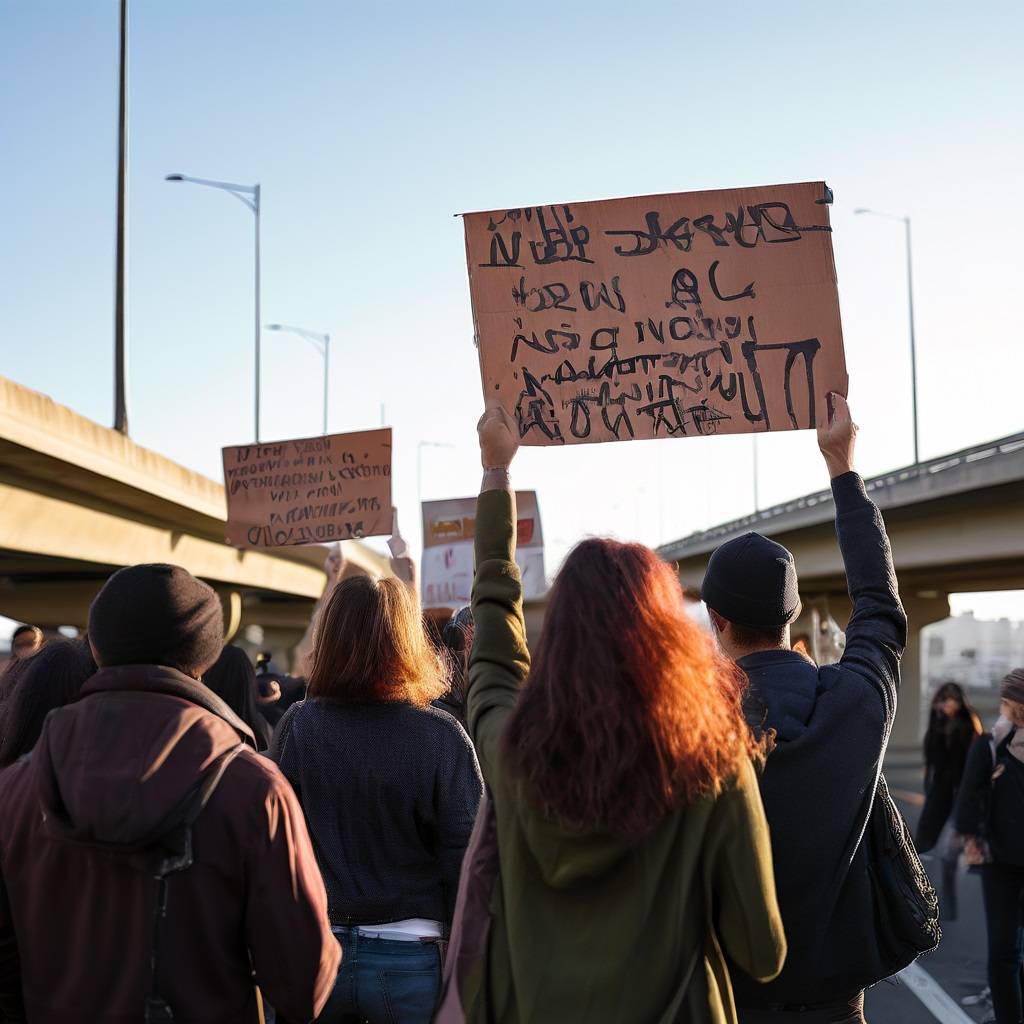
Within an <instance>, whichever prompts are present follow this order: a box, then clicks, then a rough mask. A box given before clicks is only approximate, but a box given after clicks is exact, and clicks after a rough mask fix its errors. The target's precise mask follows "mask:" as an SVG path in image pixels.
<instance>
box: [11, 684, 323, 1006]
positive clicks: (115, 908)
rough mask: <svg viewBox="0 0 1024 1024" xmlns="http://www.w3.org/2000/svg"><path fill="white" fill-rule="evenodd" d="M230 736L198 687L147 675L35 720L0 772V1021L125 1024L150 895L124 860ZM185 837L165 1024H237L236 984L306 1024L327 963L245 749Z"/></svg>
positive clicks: (271, 794)
mask: <svg viewBox="0 0 1024 1024" xmlns="http://www.w3.org/2000/svg"><path fill="white" fill-rule="evenodd" d="M247 733H248V730H247V729H246V727H245V726H244V725H243V724H242V723H241V722H239V721H238V720H237V719H236V718H235V717H234V715H233V714H232V713H231V711H230V710H228V708H227V706H226V705H224V704H223V703H222V702H221V701H220V700H219V699H218V698H216V697H215V696H214V695H213V694H212V693H211V692H210V691H209V690H207V689H206V688H205V687H203V686H201V685H200V684H198V683H196V682H195V681H194V680H191V679H189V678H188V677H186V676H184V675H182V674H181V673H180V672H176V671H174V670H173V669H169V668H161V667H156V666H145V665H129V666H121V667H118V668H108V669H101V670H100V671H99V672H97V674H96V675H95V676H94V677H93V678H92V679H91V680H90V681H89V682H88V683H86V685H85V686H84V687H83V689H82V697H81V698H80V699H79V700H78V701H77V702H75V703H74V704H71V705H69V706H68V707H65V708H61V709H59V710H57V711H54V712H52V713H51V714H50V716H49V717H48V718H47V720H46V724H45V726H44V728H43V734H42V736H41V738H40V740H39V743H38V745H37V746H36V748H35V750H34V751H33V752H32V753H31V754H30V755H28V756H27V757H24V758H22V759H21V760H20V761H18V762H16V763H15V764H13V765H11V766H10V767H9V768H7V769H5V770H4V771H3V772H0V822H2V826H0V1017H2V1015H3V1013H7V1014H8V1016H9V1018H10V1019H11V1020H12V1021H18V1020H19V1019H27V1020H28V1021H29V1022H31V1024H138V1022H141V1021H142V1019H143V1011H144V1006H145V1000H146V996H147V995H148V994H149V991H150V985H151V980H152V978H151V970H150V963H149V961H150V954H151V952H152V947H153V922H154V914H153V911H154V906H155V897H156V891H157V884H156V882H155V880H154V878H153V877H152V873H151V872H150V873H147V872H146V871H142V870H139V869H138V867H137V866H136V864H137V862H138V859H139V855H138V852H137V851H138V849H139V848H140V847H147V845H148V844H150V843H151V841H152V838H153V837H154V836H156V835H161V834H163V833H165V832H166V830H167V828H168V827H169V826H173V825H175V824H178V823H179V821H180V818H181V816H182V811H181V808H182V807H183V806H185V803H186V798H187V796H188V794H189V793H190V792H192V791H194V790H195V789H196V787H197V785H198V784H200V783H201V782H202V781H203V779H204V777H208V773H209V772H210V771H211V769H212V768H213V767H215V762H216V761H217V759H218V758H219V757H220V756H221V755H222V754H224V752H226V751H228V750H230V749H231V748H233V747H236V746H237V745H238V744H239V741H240V737H242V736H244V735H245V734H247ZM191 831H192V853H193V858H194V859H193V863H192V865H191V867H189V868H187V869H186V870H184V871H182V872H180V873H178V874H172V875H170V876H169V877H168V883H167V893H168V907H167V916H166V918H165V921H164V931H163V936H164V937H163V939H162V941H161V953H160V962H161V969H160V972H159V974H160V977H159V979H158V980H159V991H160V995H161V996H162V997H163V998H164V999H165V1000H166V1001H167V1002H168V1003H169V1005H170V1007H171V1009H172V1010H173V1012H174V1019H175V1022H176V1024H253V1022H255V1021H256V1020H257V1014H256V1000H255V993H254V988H253V974H255V978H256V983H257V984H259V986H260V988H261V989H262V991H263V994H264V997H265V999H266V1000H267V1001H268V1002H269V1003H271V1004H272V1005H273V1006H275V1007H276V1008H277V1009H278V1010H279V1012H280V1013H281V1014H283V1015H284V1016H286V1017H287V1018H288V1019H289V1020H292V1021H294V1022H299V1021H309V1020H310V1019H312V1018H313V1017H315V1016H316V1015H317V1014H318V1013H319V1012H320V1009H321V1008H322V1006H323V1004H324V1002H325V1001H326V999H327V997H328V995H329V994H330V992H331V988H332V987H333V984H334V980H335V976H336V974H337V969H338V962H339V959H340V950H339V946H338V943H337V942H336V941H335V939H334V937H333V936H332V935H331V929H330V924H329V922H328V919H327V900H326V897H325V895H324V886H323V882H322V881H321V878H320V872H319V870H318V869H317V864H316V860H315V858H314V855H313V850H312V847H311V845H310V840H309V835H308V833H307V831H306V825H305V821H304V819H303V816H302V810H301V808H300V807H299V804H298V802H297V801H296V799H295V794H294V793H293V792H292V789H291V787H290V786H289V784H288V783H287V782H286V781H285V778H284V776H282V775H281V773H280V772H279V771H278V769H277V767H276V766H275V765H274V764H272V763H271V762H270V761H268V760H267V759H266V758H263V757H260V756H259V755H258V754H256V752H255V751H253V750H251V749H248V748H246V749H244V750H243V751H242V752H241V753H239V754H238V755H237V756H236V757H235V758H234V759H233V760H232V761H231V762H230V764H229V765H228V767H227V769H226V770H225V771H224V774H223V777H222V779H221V781H220V783H219V785H218V787H217V789H216V790H215V791H214V793H213V796H212V797H211V798H210V800H209V802H208V803H207V805H206V806H205V808H204V809H203V810H202V812H201V813H200V814H199V817H198V819H197V820H196V821H195V824H194V825H193V826H192V830H191ZM132 851H136V852H135V853H134V854H133V852H132ZM19 960H20V992H19V975H18V968H19V963H18V962H19ZM22 993H23V998H24V1009H23V1010H21V1009H20V1006H19V1004H20V1002H21V998H22ZM22 1013H23V1014H24V1017H21V1016H20V1015H21V1014H22Z"/></svg>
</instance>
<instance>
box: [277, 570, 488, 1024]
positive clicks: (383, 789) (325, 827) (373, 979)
mask: <svg viewBox="0 0 1024 1024" xmlns="http://www.w3.org/2000/svg"><path fill="white" fill-rule="evenodd" d="M446 688H447V678H446V675H445V672H444V669H443V666H442V663H441V659H440V657H439V655H438V654H437V652H436V651H435V650H434V648H433V647H432V646H431V645H430V643H429V641H428V640H427V637H426V634H425V633H424V629H423V625H422V621H421V618H420V610H419V605H418V602H417V600H416V597H415V594H414V592H413V591H412V590H410V588H409V587H408V586H407V585H406V584H405V583H403V582H402V581H400V580H398V579H395V578H390V577H389V578H385V579H371V578H369V577H366V576H351V577H349V578H347V579H343V580H341V581H340V582H339V583H338V584H337V586H336V587H335V588H334V589H333V590H332V591H331V593H330V595H329V597H328V598H327V600H326V603H325V604H324V607H323V612H322V614H321V617H320V619H319V621H318V624H317V626H316V629H315V632H314V636H313V652H312V668H311V671H310V674H309V686H308V690H307V696H306V699H305V700H304V701H301V702H300V703H298V704H295V705H294V706H293V707H291V708H289V710H288V711H287V712H286V713H285V715H284V717H283V718H282V719H281V721H280V723H279V725H278V727H277V730H276V731H275V733H274V740H273V743H272V745H271V751H270V755H271V757H272V758H274V759H275V760H276V761H277V762H278V764H279V765H280V767H281V770H282V771H283V772H284V774H285V776H286V777H287V778H288V779H289V780H290V781H291V783H292V785H293V786H294V787H295V791H296V793H297V794H298V796H299V800H300V802H301V804H302V807H303V810H304V811H305V813H306V820H307V822H308V824H309V831H310V835H311V836H312V837H313V845H314V848H315V850H316V854H317V859H318V861H319V863H320V869H321V871H322V873H323V877H324V883H325V885H326V887H327V901H328V913H329V916H330V919H331V925H332V929H333V931H334V933H335V935H336V936H337V937H338V940H339V942H340V943H341V946H342V951H343V959H342V964H341V969H340V971H339V972H338V978H337V982H336V984H335V987H334V992H333V994H332V995H331V998H330V999H329V1000H328V1003H327V1005H326V1007H325V1008H324V1010H323V1012H322V1013H321V1015H320V1017H319V1018H318V1021H319V1022H320V1024H339V1022H342V1021H348V1020H360V1021H363V1020H367V1021H369V1022H370V1024H390V1022H391V1021H394V1020H400V1021H402V1022H403V1024H419V1022H422V1024H427V1022H428V1021H429V1020H430V1019H431V1016H432V1014H433V1012H434V1008H435V1004H436V1001H437V994H438V991H439V987H440V981H441V962H440V945H441V943H443V940H444V938H445V937H446V936H447V933H448V928H449V925H450V922H451V918H452V913H453V911H454V907H455V894H456V891H457V888H458V880H459V868H460V865H461V863H462V856H463V853H464V852H465V849H466V844H467V842H468V841H469V835H470V832H471V830H472V827H473V819H474V817H475V815H476V810H477V805H478V803H479V801H480V796H481V792H482V788H483V786H482V782H481V779H480V770H479V768H478V766H477V761H476V755H475V754H474V752H473V747H472V744H471V743H470V741H469V737H468V736H467V735H466V733H465V731H464V730H463V728H462V726H460V725H459V724H458V722H456V721H455V719H454V718H452V717H451V715H449V714H447V713H446V712H444V711H441V710H439V709H438V708H436V707H433V706H432V705H431V701H433V700H435V699H436V698H438V697H440V696H441V694H442V693H444V691H445V690H446Z"/></svg>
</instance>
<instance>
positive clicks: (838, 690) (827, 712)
mask: <svg viewBox="0 0 1024 1024" xmlns="http://www.w3.org/2000/svg"><path fill="white" fill-rule="evenodd" d="M832 493H833V496H834V499H835V506H836V531H837V533H838V537H839V546H840V549H841V551H842V555H843V563H844V565H845V566H846V575H847V582H848V585H849V591H850V599H851V600H852V602H853V614H852V615H851V617H850V621H849V623H848V624H847V628H846V649H845V651H844V653H843V656H842V658H841V659H840V661H839V663H838V664H835V665H824V666H822V667H821V668H819V667H818V666H816V665H814V664H813V663H812V662H810V661H808V660H807V659H806V658H804V657H802V656H801V655H799V654H797V653H796V652H794V651H781V650H780V651H761V652H758V653H757V654H752V655H749V656H747V657H745V658H741V659H740V660H739V662H738V664H739V666H740V668H742V669H743V670H744V671H745V672H746V674H747V677H748V678H749V680H750V690H749V693H748V697H747V716H748V720H749V722H750V724H751V726H752V727H753V728H754V729H755V730H756V731H760V730H774V732H775V748H774V750H773V751H772V752H771V754H769V756H768V761H767V764H766V765H765V769H764V772H763V773H762V775H761V778H760V786H761V796H762V798H763V799H764V809H765V814H766V815H767V817H768V824H769V826H770V827H771V835H772V855H773V860H774V863H775V884H776V889H777V891H778V897H779V909H780V910H781V911H782V921H783V924H784V926H785V929H786V939H787V941H788V943H789V957H788V959H787V961H786V966H785V967H784V968H783V970H782V973H781V974H780V975H779V977H778V978H776V979H775V980H774V981H772V982H771V983H769V984H766V985H758V984H755V983H754V982H752V981H751V980H750V979H749V978H747V977H745V976H744V973H743V972H741V971H735V972H733V983H734V985H735V989H736V1002H737V1004H738V1005H739V1006H740V1007H750V1008H764V1007H765V1006H768V1005H771V1004H782V1005H805V1004H817V1003H828V1002H833V1001H840V1000H844V999H846V998H848V997H852V996H854V995H856V994H857V992H858V991H859V990H860V988H861V987H862V984H860V983H858V982H857V981H855V980H854V979H863V978H865V977H868V978H872V979H873V980H875V981H881V980H882V978H884V977H885V973H886V972H885V968H884V965H883V964H882V962H881V959H880V957H879V953H878V942H877V941H876V932H875V917H874V911H873V909H872V908H873V905H874V897H873V889H872V883H871V878H870V876H869V872H868V858H867V850H866V848H865V846H864V844H863V842H862V838H863V835H864V829H865V826H866V823H867V819H868V815H869V813H870V811H871V806H872V800H873V795H874V792H875V783H876V780H877V778H878V773H879V771H880V770H881V765H882V759H883V757H884V756H885V748H886V743H887V742H888V738H889V730H890V729H891V727H892V721H893V718H894V717H895V714H896V697H897V693H898V690H899V682H900V657H901V656H902V654H903V649H904V647H905V645H906V642H907V617H906V615H905V614H904V611H903V606H902V605H901V604H900V599H899V594H898V591H897V587H896V574H895V571H894V569H893V565H892V554H891V552H890V550H889V541H888V538H887V537H886V534H885V525H884V523H883V522H882V516H881V513H880V512H879V510H878V508H877V507H876V506H875V504H874V502H872V501H871V500H870V499H869V498H868V496H867V492H866V491H865V489H864V484H863V482H862V481H861V479H860V477H859V476H858V475H857V474H856V473H846V474H844V475H842V476H840V477H837V478H836V479H835V480H833V481H832ZM741 966H742V965H741Z"/></svg>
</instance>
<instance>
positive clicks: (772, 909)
mask: <svg viewBox="0 0 1024 1024" xmlns="http://www.w3.org/2000/svg"><path fill="white" fill-rule="evenodd" d="M479 431H480V448H481V456H482V462H483V465H484V469H485V473H484V480H483V485H482V488H481V494H480V498H479V502H478V506H477V520H476V560H477V568H476V578H475V580H474V585H473V602H472V608H473V617H474V620H475V633H474V638H473V647H472V653H471V655H470V664H469V690H468V696H467V710H468V720H469V723H470V731H471V734H472V736H473V739H474V741H475V743H476V746H477V751H478V754H479V756H480V761H481V766H482V769H483V773H484V778H485V780H486V781H487V784H488V786H489V789H490V792H491V794H492V797H493V812H494V820H495V826H496V832H497V843H498V848H499V850H500V878H499V880H498V882H497V883H496V884H497V891H496V892H495V893H494V894H493V898H492V899H491V901H490V906H491V907H492V908H493V913H494V917H493V920H492V921H491V932H490V940H489V943H488V945H487V950H486V954H485V957H484V962H483V963H482V964H480V965H479V967H478V968H477V969H473V970H470V971H469V972H468V974H466V975H465V976H464V982H463V984H462V985H461V986H460V993H461V1001H462V1004H463V1006H464V1007H465V1009H466V1019H467V1020H470V1021H483V1020H487V1021H489V1022H496V1024H504V1022H518V1021H530V1022H532V1024H543V1022H546V1021H550V1022H558V1024H572V1022H574V1021H588V1022H607V1024H613V1022H614V1024H633V1022H636V1021H652V1022H654V1021H659V1022H664V1024H672V1022H683V1021H685V1022H687V1024H702V1022H713V1024H731V1022H734V1021H735V1019H736V1015H735V1009H734V1006H733V998H732V992H731V988H730V982H729V974H728V970H727V968H726V962H725V953H726V952H727V953H728V954H729V956H730V957H731V958H732V960H733V961H734V962H735V963H738V964H740V965H742V966H743V967H744V968H745V969H746V970H748V971H750V973H751V974H752V975H753V976H754V977H756V978H761V979H767V978H771V977H774V975H775V974H777V973H778V971H779V970H780V969H781V967H782V963H783V960H784V957H785V950H786V944H785V939H784V936H783V930H782V922H781V920H780V918H779V913H778V908H777V906H776V902H775V888H774V883H773V880H772V861H771V850H770V843H769V837H768V828H767V825H766V823H765V818H764V812H763V809H762V807H761V798H760V796H759V794H758V788H757V780H756V777H755V773H754V767H753V763H752V759H753V758H754V757H755V756H756V755H757V754H758V752H759V751H758V748H757V747H756V746H755V743H754V740H753V739H752V737H751V733H750V731H749V730H748V728H747V726H746V724H745V721H744V718H743V712H742V685H741V681H740V677H739V674H738V673H737V672H736V670H735V669H734V668H733V667H732V666H731V665H730V664H729V663H728V662H727V661H726V660H725V659H724V658H723V657H722V656H721V655H720V654H719V653H718V652H717V650H716V648H715V645H714V642H713V640H712V638H711V637H710V636H709V635H707V634H706V633H704V632H703V631H702V630H701V629H700V627H699V626H698V625H697V624H696V623H694V622H693V621H691V619H690V618H689V617H688V615H687V614H686V611H685V610H684V606H683V595H682V591H681V588H680V585H679V581H678V579H677V578H676V576H675V574H674V573H673V571H672V569H671V567H670V566H668V565H666V564H665V563H663V562H662V561H660V559H659V558H658V557H657V556H656V555H655V553H654V552H653V551H650V550H649V549H648V548H645V547H643V546H641V545H639V544H622V543H618V542H616V541H613V540H605V539H590V540H585V541H583V542H582V543H581V544H579V545H577V547H576V548H574V549H573V551H572V552H571V553H570V554H569V556H568V557H567V558H566V560H565V563H564V565H563V566H562V569H561V571H560V572H559V574H558V578H557V580H556V581H555V584H554V587H553V589H552V591H551V593H550V596H549V599H548V605H547V611H546V614H545V619H544V626H543V631H542V634H541V637H540V642H539V645H538V653H537V658H536V660H535V661H533V662H532V664H531V660H530V653H529V651H528V649H527V645H526V628H525V623H524V619H523V608H522V585H521V581H520V576H519V571H518V569H517V567H516V563H515V542H516V538H515V524H516V511H515V494H514V492H513V490H512V488H511V485H510V482H509V478H508V467H509V464H510V463H511V461H512V458H513V456H514V455H515V453H516V450H517V448H518V440H517V438H518V434H517V431H516V428H515V425H514V423H513V422H512V421H511V419H510V417H509V416H508V415H507V414H506V413H505V412H504V411H503V410H501V409H500V408H498V407H497V406H492V407H490V408H489V409H488V411H487V412H486V413H485V414H484V417H483V419H482V420H481V421H480V426H479ZM462 923H464V922H462Z"/></svg>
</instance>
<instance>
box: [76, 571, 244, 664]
mask: <svg viewBox="0 0 1024 1024" xmlns="http://www.w3.org/2000/svg"><path fill="white" fill-rule="evenodd" d="M89 640H90V641H91V643H92V646H93V650H94V651H95V652H96V662H97V664H99V665H101V666H103V667H108V666H112V665H165V666H166V667H168V668H173V669H177V670H178V671H179V672H182V673H184V674H185V675H187V676H192V677H193V678H196V679H198V678H199V677H200V676H201V675H202V674H203V673H204V672H205V671H206V670H207V669H208V668H209V667H210V666H211V665H212V664H213V663H214V662H215V661H216V660H217V658H218V657H220V652H221V648H222V647H223V646H224V616H223V612H222V611H221V606H220V598H218V597H217V594H216V592H215V591H214V590H213V588H212V587H210V586H208V585H207V584H205V583H203V582H202V581H201V580H197V579H196V578H195V576H193V575H192V574H191V573H190V572H188V571H187V570H185V569H182V568H181V566H178V565H161V564H153V565H131V566H128V568H126V569H121V570H120V571H118V572H115V573H114V575H113V576H111V577H110V579H108V580H107V582H106V583H105V584H104V586H103V589H102V590H101V591H100V592H99V594H97V595H96V598H95V600H94V601H93V603H92V607H90V609H89Z"/></svg>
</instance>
